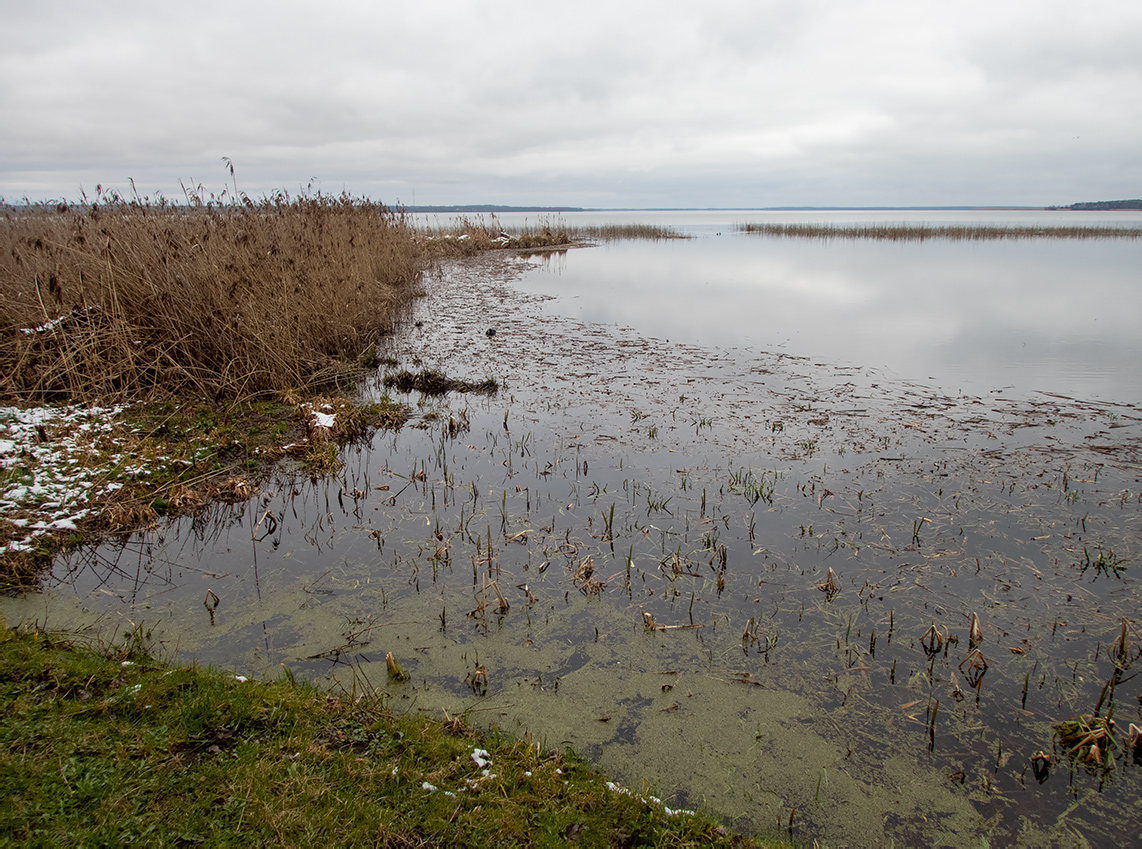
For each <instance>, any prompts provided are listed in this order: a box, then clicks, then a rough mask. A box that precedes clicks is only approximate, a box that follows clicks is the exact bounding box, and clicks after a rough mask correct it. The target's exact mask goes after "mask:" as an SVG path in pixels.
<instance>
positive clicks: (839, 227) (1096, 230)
mask: <svg viewBox="0 0 1142 849" xmlns="http://www.w3.org/2000/svg"><path fill="white" fill-rule="evenodd" d="M738 231H739V232H741V233H753V234H755V235H759V236H784V237H787V238H799V239H876V240H881V241H894V242H911V241H917V242H919V241H925V240H928V239H946V240H949V241H990V240H996V239H1137V238H1140V237H1142V229H1139V228H1133V227H1109V226H1104V227H1099V226H1075V227H1061V226H1060V227H1022V226H1000V225H989V224H975V225H960V224H941V225H936V226H932V225H927V224H920V225H912V224H851V225H850V224H776V223H773V224H769V223H764V222H763V223H746V224H739V225H738Z"/></svg>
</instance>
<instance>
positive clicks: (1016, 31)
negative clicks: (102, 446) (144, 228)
mask: <svg viewBox="0 0 1142 849" xmlns="http://www.w3.org/2000/svg"><path fill="white" fill-rule="evenodd" d="M0 12H2V19H0V20H2V26H0V62H2V63H3V65H2V67H0V196H3V197H4V198H5V199H7V200H8V201H10V202H11V201H17V200H19V199H20V198H22V197H25V196H26V197H29V198H31V199H34V200H38V199H45V198H75V197H77V196H78V195H79V192H80V190H81V189H83V190H86V191H87V193H88V194H89V195H90V194H92V193H93V191H94V189H95V187H96V185H97V184H102V185H103V186H104V187H115V188H117V189H120V190H122V191H129V188H130V187H129V182H128V180H129V178H134V180H135V183H136V185H137V187H138V189H139V191H140V193H142V194H150V193H153V192H156V191H159V192H162V193H163V194H165V195H166V196H168V197H171V198H176V199H181V197H182V191H181V189H180V188H179V181H180V180H182V181H184V182H185V183H187V184H188V185H195V184H202V185H203V186H204V187H205V188H206V189H207V190H211V191H216V192H218V191H221V190H222V189H223V188H224V187H225V186H227V185H228V184H229V182H230V176H229V173H228V172H227V171H226V170H225V166H224V164H223V162H222V157H230V159H231V160H232V161H233V163H234V166H235V169H236V176H237V182H238V189H239V190H240V191H244V192H246V193H248V194H250V195H252V196H259V195H261V194H263V193H265V192H268V191H272V190H274V189H286V190H288V191H290V192H295V191H297V190H298V189H299V188H301V187H304V186H305V185H307V184H309V183H310V182H311V181H313V183H312V184H313V187H314V188H315V189H320V190H321V191H324V192H332V193H339V192H341V191H342V190H347V191H349V192H350V193H353V194H356V195H368V196H370V197H372V198H375V199H377V200H381V201H385V202H388V203H392V202H397V201H399V202H402V203H404V204H452V203H498V204H532V205H568V206H586V207H750V206H781V205H812V206H830V205H837V206H884V205H899V206H915V205H960V204H969V205H970V204H981V205H1002V204H1014V205H1047V204H1062V203H1070V202H1073V201H1081V200H1106V199H1118V198H1133V197H1140V196H1142V2H1138V0H1114V2H1091V0H1084V2H1075V0H1065V2H1024V0H987V2H975V0H970V1H969V2H964V0H956V2H946V0H945V1H944V2H938V3H937V2H926V0H901V2H896V0H867V1H866V2H861V0H827V2H820V0H792V1H791V2H767V1H766V0H743V2H736V0H693V2H687V3H678V2H672V0H654V2H630V0H604V2H595V1H594V0H577V2H562V3H557V4H548V3H545V2H542V0H539V2H531V3H522V2H516V3H504V2H500V0H485V2H480V3H476V2H468V1H467V0H465V2H460V0H456V1H455V2H453V1H452V0H404V2H400V3H396V2H377V1H376V0H374V2H339V0H325V2H320V3H318V2H282V0H274V2H242V0H230V2H226V3H212V2H203V0H194V2H181V0H166V2H155V0H145V2H118V0H101V2H91V0H76V2H68V0H35V2H31V0H0Z"/></svg>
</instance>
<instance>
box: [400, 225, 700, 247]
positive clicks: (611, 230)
mask: <svg viewBox="0 0 1142 849" xmlns="http://www.w3.org/2000/svg"><path fill="white" fill-rule="evenodd" d="M421 238H422V241H423V244H425V245H426V246H427V247H428V249H429V250H430V252H432V253H434V254H442V255H446V256H458V255H462V256H471V255H474V254H477V253H481V252H483V251H489V250H496V249H504V248H508V249H516V250H540V249H543V248H555V247H567V246H568V245H575V244H582V243H585V242H592V241H613V240H617V239H650V240H659V239H683V238H686V236H684V235H683V234H681V233H679V232H678V231H677V230H674V229H673V228H670V227H662V226H659V225H655V224H587V225H573V226H569V225H567V224H566V223H564V222H563V221H562V220H560V219H551V218H541V219H539V220H538V221H537V222H536V223H535V224H534V225H533V224H530V223H525V224H524V225H522V226H515V225H505V224H501V223H500V221H499V219H498V218H496V216H494V215H493V216H490V217H489V218H468V217H466V216H461V217H459V218H455V219H453V220H452V221H451V222H450V223H449V224H446V225H430V226H428V227H425V228H424V229H423V231H422V234H421Z"/></svg>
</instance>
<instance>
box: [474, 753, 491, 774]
mask: <svg viewBox="0 0 1142 849" xmlns="http://www.w3.org/2000/svg"><path fill="white" fill-rule="evenodd" d="M472 760H473V761H475V762H476V766H479V767H485V766H488V765H489V764H490V763H491V762H492V756H491V755H490V754H488V752H487V751H486V750H484V749H473V750H472ZM484 772H487V770H484Z"/></svg>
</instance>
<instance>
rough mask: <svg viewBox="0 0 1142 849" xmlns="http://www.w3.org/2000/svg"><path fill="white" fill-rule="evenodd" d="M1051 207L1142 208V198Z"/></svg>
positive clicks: (1053, 207)
mask: <svg viewBox="0 0 1142 849" xmlns="http://www.w3.org/2000/svg"><path fill="white" fill-rule="evenodd" d="M1051 209H1080V210H1083V209H1142V198H1134V199H1133V200H1096V201H1089V202H1087V203H1072V204H1071V205H1070V206H1052V207H1051Z"/></svg>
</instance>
